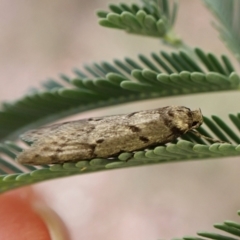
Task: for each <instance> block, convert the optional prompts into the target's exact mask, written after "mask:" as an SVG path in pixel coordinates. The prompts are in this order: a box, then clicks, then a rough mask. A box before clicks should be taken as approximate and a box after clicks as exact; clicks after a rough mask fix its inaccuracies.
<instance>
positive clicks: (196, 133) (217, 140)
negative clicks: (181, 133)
mask: <svg viewBox="0 0 240 240" xmlns="http://www.w3.org/2000/svg"><path fill="white" fill-rule="evenodd" d="M190 132H191V133H193V134H194V135H195V136H197V137H199V138H204V139H206V140H209V141H211V142H214V143H229V144H231V143H230V142H224V141H221V140H219V139H214V138H210V137H207V136H204V135H202V134H201V133H199V132H198V131H196V130H191V131H190Z"/></svg>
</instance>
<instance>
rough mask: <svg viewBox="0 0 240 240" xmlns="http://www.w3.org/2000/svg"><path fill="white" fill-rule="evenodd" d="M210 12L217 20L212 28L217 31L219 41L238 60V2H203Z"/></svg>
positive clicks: (236, 0)
mask: <svg viewBox="0 0 240 240" xmlns="http://www.w3.org/2000/svg"><path fill="white" fill-rule="evenodd" d="M203 2H204V3H205V4H206V5H207V7H208V8H209V9H210V10H212V12H213V14H214V15H215V17H216V19H217V21H218V22H217V23H214V27H215V28H216V29H217V30H218V32H219V34H220V37H221V39H222V40H223V42H224V43H225V44H226V46H227V47H228V48H229V49H230V50H231V51H232V53H233V54H234V55H235V57H236V58H237V59H238V60H240V31H239V22H240V14H239V12H240V2H239V1H238V0H228V1H225V0H203Z"/></svg>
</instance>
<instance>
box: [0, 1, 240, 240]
mask: <svg viewBox="0 0 240 240" xmlns="http://www.w3.org/2000/svg"><path fill="white" fill-rule="evenodd" d="M108 2H109V0H108V1H106V0H98V1H96V0H95V1H94V0H92V1H87V0H68V1H66V0H58V1H47V0H42V1H27V0H22V1H17V0H10V1H9V0H0V101H5V100H8V101H13V100H15V99H17V98H19V97H21V96H22V95H23V94H25V93H26V92H27V91H28V90H29V88H31V87H39V86H40V83H41V82H42V81H44V80H46V79H47V78H48V77H53V78H56V77H57V76H58V74H59V73H65V74H67V75H69V76H74V75H73V74H72V72H71V70H72V69H73V68H74V67H79V68H81V66H82V65H83V64H84V63H92V62H98V61H101V60H106V61H111V60H112V59H116V58H118V59H123V58H124V57H125V56H128V57H132V58H135V59H136V58H137V54H138V53H142V54H146V55H149V54H150V53H151V52H152V51H155V52H158V51H160V50H163V49H165V50H171V49H169V48H168V49H167V48H166V46H163V45H161V43H160V41H159V40H158V39H155V38H147V37H140V36H135V35H128V34H126V33H124V32H123V31H118V30H112V29H107V28H103V27H100V26H99V25H98V23H97V17H96V16H95V11H96V10H97V9H107V4H108ZM111 2H112V3H118V2H119V1H117V0H111ZM126 2H130V1H126ZM131 2H133V1H131ZM135 2H137V0H136V1H135ZM212 20H213V18H212V15H211V14H210V12H209V11H208V10H207V9H206V8H205V7H204V6H203V4H202V2H201V1H192V0H181V1H180V9H179V14H178V19H177V22H176V27H175V29H176V32H177V33H178V34H179V35H180V37H181V38H182V39H183V40H184V41H185V42H186V44H188V45H189V46H191V47H196V46H198V47H201V48H202V49H204V50H205V51H210V52H213V53H215V54H217V55H221V54H222V53H224V54H227V55H228V56H229V57H230V58H231V59H233V61H234V58H233V57H232V56H231V53H230V52H229V51H228V50H227V49H226V48H225V46H224V45H223V43H222V42H221V41H220V40H219V39H218V33H217V32H216V31H215V30H214V29H213V28H212V26H211V25H210V22H211V21H212ZM172 51H173V50H172ZM234 62H235V61H234ZM236 66H237V65H236V64H235V67H236ZM238 95H239V94H238V93H236V92H226V93H211V94H209V93H208V94H198V95H191V96H184V97H170V98H164V99H157V100H151V101H145V102H138V103H131V104H127V105H120V106H115V107H110V108H105V109H99V110H97V111H91V112H86V113H84V114H81V115H78V116H74V119H78V118H82V117H88V116H100V115H109V114H116V113H127V112H131V111H137V110H142V109H148V108H156V107H163V106H167V105H174V104H176V105H184V106H188V107H190V108H193V109H194V108H198V107H200V108H201V109H202V112H203V114H204V115H206V116H210V115H211V114H216V115H219V116H221V117H223V118H225V119H227V114H228V113H230V112H232V113H236V112H240V111H239V106H238V104H236V102H238V100H240V97H239V96H238ZM226 98H227V101H226ZM239 168H240V163H239V161H238V159H237V158H233V159H222V160H221V159H220V160H211V161H196V162H189V163H188V162H184V163H174V164H169V165H154V166H149V167H136V168H131V169H122V170H114V171H108V172H101V173H93V174H89V175H82V176H75V177H69V178H62V179H57V180H52V181H47V182H44V183H40V184H36V185H34V189H35V191H37V192H38V194H39V195H41V196H42V198H43V199H44V200H45V201H46V203H47V204H48V206H50V207H51V208H52V209H53V210H55V211H56V212H57V213H58V215H59V216H60V217H61V218H62V220H63V222H64V223H65V225H66V226H67V228H68V230H69V232H70V236H71V239H73V240H77V239H85V240H91V239H98V240H103V239H104V240H110V239H118V240H127V239H138V240H145V239H148V240H150V239H169V238H173V237H182V236H184V235H195V233H196V232H197V231H200V230H206V231H211V230H213V228H212V227H211V226H212V225H213V224H214V223H216V222H221V221H223V220H226V219H231V220H236V221H237V220H238V217H237V214H236V211H237V210H238V209H240V193H239V191H236V189H238V187H239V180H240V177H239V171H238V169H239ZM214 231H215V232H217V231H216V230H214Z"/></svg>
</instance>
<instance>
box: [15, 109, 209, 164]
mask: <svg viewBox="0 0 240 240" xmlns="http://www.w3.org/2000/svg"><path fill="white" fill-rule="evenodd" d="M202 123H203V116H202V113H201V110H200V109H197V110H194V111H191V110H190V109H189V108H187V107H183V106H168V107H163V108H157V109H153V110H146V111H139V112H133V113H130V114H123V115H114V116H106V117H97V118H88V119H82V120H78V121H72V122H65V123H60V124H54V125H51V126H47V127H43V128H40V129H36V130H31V131H28V132H26V133H25V134H23V135H22V136H21V138H22V139H23V140H24V141H26V142H33V144H32V145H31V147H29V148H28V149H26V150H24V151H23V152H21V153H20V154H19V155H18V156H17V160H18V162H20V163H23V164H33V165H41V164H52V163H65V162H76V161H79V160H85V159H92V158H96V157H97V158H110V157H113V156H115V155H118V154H119V153H121V152H133V151H136V150H140V149H144V148H148V147H153V146H157V145H160V144H165V143H168V142H171V141H172V140H174V139H176V138H177V137H179V136H181V135H183V134H184V133H186V132H189V131H191V132H193V133H194V134H195V135H197V136H198V137H204V136H202V135H201V134H200V133H198V132H197V131H195V129H196V128H198V127H199V126H200V125H201V124H202ZM204 138H206V139H209V138H207V137H204ZM210 140H211V139H210Z"/></svg>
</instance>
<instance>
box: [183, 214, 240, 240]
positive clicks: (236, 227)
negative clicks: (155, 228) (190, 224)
mask: <svg viewBox="0 0 240 240" xmlns="http://www.w3.org/2000/svg"><path fill="white" fill-rule="evenodd" d="M238 215H240V211H238ZM214 227H215V228H216V229H219V230H222V231H224V232H226V233H225V234H227V235H225V234H224V235H222V234H216V233H210V232H198V233H197V234H198V236H200V237H192V236H185V237H183V238H182V240H203V239H205V240H207V239H213V240H238V239H239V238H238V237H239V236H240V223H238V222H234V221H224V222H223V223H216V224H214ZM201 237H204V238H201Z"/></svg>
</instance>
